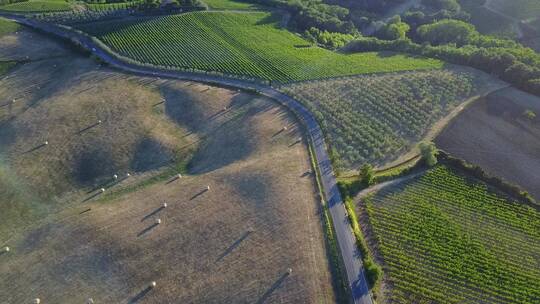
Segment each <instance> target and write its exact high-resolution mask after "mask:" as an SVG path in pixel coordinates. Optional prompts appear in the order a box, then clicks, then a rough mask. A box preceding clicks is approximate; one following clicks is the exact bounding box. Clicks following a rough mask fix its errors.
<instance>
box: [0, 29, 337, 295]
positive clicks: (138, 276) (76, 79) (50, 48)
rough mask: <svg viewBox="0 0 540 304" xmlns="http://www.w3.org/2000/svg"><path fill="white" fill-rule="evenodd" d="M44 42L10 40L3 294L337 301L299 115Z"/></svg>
mask: <svg viewBox="0 0 540 304" xmlns="http://www.w3.org/2000/svg"><path fill="white" fill-rule="evenodd" d="M29 41H31V43H32V44H31V48H33V49H32V50H31V51H30V50H26V46H27V42H29ZM49 43H50V41H49V40H47V39H45V38H43V37H41V36H38V35H36V34H34V33H30V32H24V33H23V34H21V33H18V34H17V37H13V36H10V38H9V39H5V40H4V39H2V41H0V56H3V57H5V58H11V59H13V58H15V56H20V55H21V54H28V56H29V58H30V59H31V60H30V62H29V63H26V64H24V65H21V66H19V67H17V68H16V69H14V70H13V71H12V72H10V73H9V74H8V75H7V76H6V77H4V78H3V79H2V80H0V97H1V99H0V100H2V102H1V103H2V106H1V107H0V160H1V163H0V164H1V165H0V189H1V190H0V198H2V214H1V215H0V219H1V220H2V224H1V225H0V228H1V229H0V245H1V246H9V247H10V251H9V252H7V253H2V254H0V260H1V262H0V299H2V300H1V301H2V303H29V302H30V301H32V299H34V298H40V299H41V300H42V303H85V301H86V300H87V299H88V298H92V299H93V300H94V302H95V303H332V302H335V297H334V291H333V288H332V280H331V275H330V270H329V267H330V266H329V263H328V259H327V255H326V245H325V241H324V235H323V232H322V226H321V219H320V217H321V216H320V213H319V208H320V206H319V202H318V200H317V198H316V188H315V185H314V180H313V177H312V176H311V175H310V174H309V171H310V162H309V156H308V152H307V148H306V145H305V142H303V141H302V140H299V138H300V137H301V136H302V130H301V129H300V127H299V125H298V124H297V122H296V121H295V119H294V118H293V117H292V115H291V114H290V113H289V112H287V111H286V110H285V109H284V108H282V107H280V106H278V105H276V104H274V103H273V102H271V101H270V100H268V99H265V98H260V97H257V96H254V95H250V94H245V93H239V92H235V91H231V90H226V89H221V88H215V87H210V86H206V85H202V84H197V83H190V82H179V81H168V80H159V79H148V78H142V77H136V76H131V75H125V74H120V73H116V72H114V71H112V70H109V69H107V68H103V67H100V66H99V65H98V64H96V63H94V62H92V61H90V60H88V59H85V58H82V57H79V56H77V55H76V54H73V53H71V52H69V51H68V50H66V49H65V48H63V47H62V46H59V45H55V44H54V43H53V44H52V45H51V44H49ZM42 45H43V46H44V48H43V49H39V48H40V46H42ZM17 49H21V50H20V52H19V51H17ZM25 52H27V53H25ZM59 54H62V57H57V55H59ZM24 56H27V55H24ZM34 56H36V57H34ZM32 59H34V60H32ZM14 99H15V102H13V100H14ZM283 127H287V128H286V130H285V129H284V128H283ZM177 172H182V173H183V176H182V177H181V178H178V179H176V178H174V175H173V173H177ZM127 173H130V175H129V176H128V175H127ZM114 175H117V176H116V177H117V178H114ZM101 187H103V188H104V189H105V192H104V193H101V191H100V188H101ZM207 187H209V188H207ZM163 203H166V204H167V206H166V207H163ZM12 219H14V220H12ZM158 219H160V222H159V224H158V222H157V220H158ZM8 220H9V221H8ZM289 269H290V270H292V272H289ZM152 281H155V282H156V287H155V288H149V287H148V286H149V284H150V282H152Z"/></svg>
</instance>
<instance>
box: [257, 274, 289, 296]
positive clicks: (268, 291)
mask: <svg viewBox="0 0 540 304" xmlns="http://www.w3.org/2000/svg"><path fill="white" fill-rule="evenodd" d="M288 276H289V273H288V272H286V273H284V274H282V275H281V277H279V279H277V281H275V282H274V284H272V286H270V288H269V289H268V290H267V291H266V292H265V293H264V294H263V295H262V297H261V298H260V299H259V300H258V301H257V304H263V303H265V302H266V300H268V298H270V296H271V295H272V293H273V292H274V291H275V290H276V289H278V288H279V287H280V286H281V284H282V283H283V281H285V279H287V277H288Z"/></svg>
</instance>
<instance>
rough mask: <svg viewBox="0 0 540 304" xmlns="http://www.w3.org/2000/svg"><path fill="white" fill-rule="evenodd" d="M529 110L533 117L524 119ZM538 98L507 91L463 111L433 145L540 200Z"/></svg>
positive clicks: (539, 104) (494, 94) (504, 90)
mask: <svg viewBox="0 0 540 304" xmlns="http://www.w3.org/2000/svg"><path fill="white" fill-rule="evenodd" d="M526 110H530V111H532V112H534V113H536V115H537V117H536V118H534V119H528V118H526V117H525V115H524V113H525V111H526ZM538 115H540V98H538V97H535V96H532V95H529V94H526V93H523V92H521V91H518V90H516V89H512V88H508V89H503V90H500V91H497V92H495V93H492V94H490V95H488V96H487V97H486V98H483V99H481V100H479V101H478V102H476V103H475V104H473V105H472V106H471V107H470V108H468V109H466V110H465V111H464V112H463V113H462V114H461V115H460V116H458V117H457V118H456V119H455V120H454V121H452V122H451V123H450V125H449V126H448V127H447V128H446V129H445V130H444V131H443V132H442V133H441V134H440V135H439V136H438V137H437V139H436V143H437V145H438V146H439V147H440V148H442V149H444V150H446V151H448V152H450V153H451V154H452V155H454V156H456V157H459V158H463V159H465V160H467V161H469V162H472V163H475V164H477V165H479V166H481V167H482V168H483V169H485V170H486V171H487V172H489V173H491V174H493V175H496V176H500V177H503V178H504V179H506V180H508V181H510V182H512V183H515V184H518V185H520V186H522V187H524V188H525V189H526V190H527V191H528V192H529V193H531V194H532V195H533V196H534V197H535V198H536V199H540V176H539V175H538V172H540V159H539V158H538V155H540V119H539V116H538Z"/></svg>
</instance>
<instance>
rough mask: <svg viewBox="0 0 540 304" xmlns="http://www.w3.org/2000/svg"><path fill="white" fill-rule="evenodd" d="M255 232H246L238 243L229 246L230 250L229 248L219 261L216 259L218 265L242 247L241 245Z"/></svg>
mask: <svg viewBox="0 0 540 304" xmlns="http://www.w3.org/2000/svg"><path fill="white" fill-rule="evenodd" d="M252 233H253V231H251V230H249V231H246V232H244V234H243V235H242V236H241V237H240V238H239V239H237V240H236V241H234V243H232V245H231V246H229V248H227V250H225V251H224V252H223V253H222V254H221V255H220V256H219V257H218V258H217V259H216V263H217V262H219V261H221V260H223V259H224V258H225V257H226V256H228V255H229V254H230V253H231V252H233V251H234V250H235V249H236V248H238V246H240V244H241V243H242V242H243V241H244V240H246V239H247V238H248V237H249V236H250V234H252Z"/></svg>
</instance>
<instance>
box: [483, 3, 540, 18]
mask: <svg viewBox="0 0 540 304" xmlns="http://www.w3.org/2000/svg"><path fill="white" fill-rule="evenodd" d="M490 1H491V2H492V6H493V7H494V8H496V9H497V10H498V11H501V12H504V13H505V14H507V15H509V16H512V17H514V18H516V19H520V20H525V19H529V18H538V16H540V1H538V0H490Z"/></svg>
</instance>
